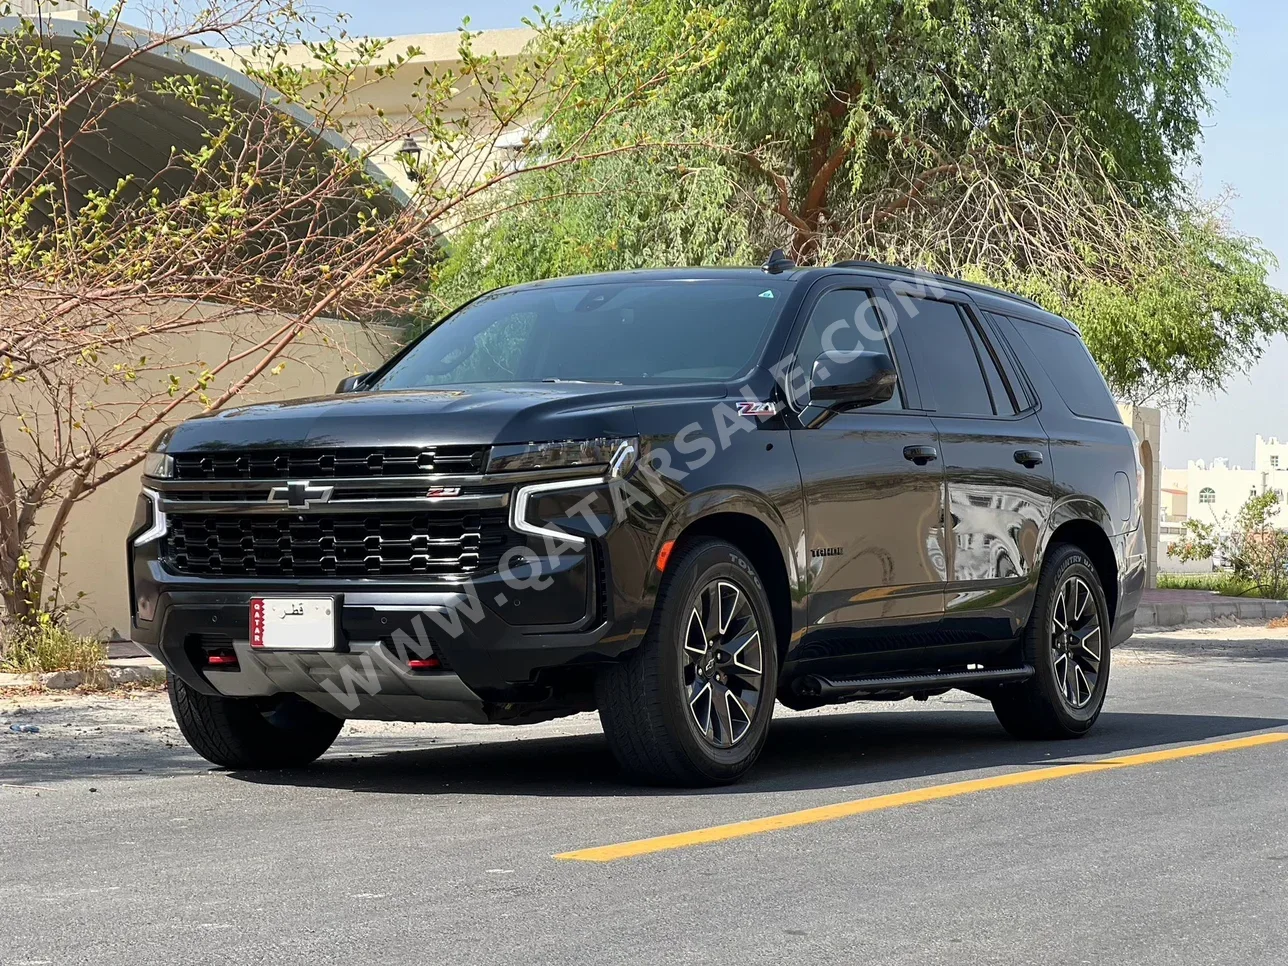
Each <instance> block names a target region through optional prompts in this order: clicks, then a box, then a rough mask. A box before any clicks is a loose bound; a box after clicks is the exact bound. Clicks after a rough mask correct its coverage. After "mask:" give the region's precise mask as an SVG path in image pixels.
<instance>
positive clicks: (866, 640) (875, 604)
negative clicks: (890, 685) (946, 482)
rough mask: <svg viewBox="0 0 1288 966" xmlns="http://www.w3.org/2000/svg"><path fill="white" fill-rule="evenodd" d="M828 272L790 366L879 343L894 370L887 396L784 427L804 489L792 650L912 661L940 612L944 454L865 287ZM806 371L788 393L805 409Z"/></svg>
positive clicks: (871, 665) (874, 664)
mask: <svg viewBox="0 0 1288 966" xmlns="http://www.w3.org/2000/svg"><path fill="white" fill-rule="evenodd" d="M853 285H854V282H853V281H852V280H846V281H844V282H837V281H824V282H823V283H820V290H819V291H816V292H814V293H811V299H810V300H809V301H807V303H806V308H805V311H804V312H803V313H802V315H803V322H802V323H800V324H799V325H798V334H797V335H795V336H794V338H795V339H796V351H795V370H794V371H795V372H797V373H798V374H801V375H802V376H808V374H809V373H811V372H812V369H813V363H814V361H815V359H817V358H818V357H819V356H820V355H822V354H823V353H824V352H825V351H839V352H842V353H848V352H853V351H875V352H884V353H887V354H889V355H890V356H891V358H892V359H893V360H894V362H895V365H896V368H897V369H898V370H899V385H898V387H897V388H896V392H895V395H894V398H893V399H891V400H890V401H889V402H887V403H881V404H878V405H874V406H870V407H866V408H863V409H854V410H850V411H847V412H842V413H837V414H834V415H832V416H831V417H830V418H827V419H825V420H824V421H822V422H821V423H815V424H814V425H812V426H809V425H805V423H803V422H799V423H798V424H797V428H795V429H794V430H793V431H792V442H793V445H794V447H795V450H796V458H797V461H798V463H799V465H800V471H801V479H802V481H803V486H804V496H805V520H806V531H805V532H806V543H807V546H806V547H805V548H804V550H805V555H806V558H807V561H808V568H809V578H808V602H807V612H808V615H809V625H808V627H807V629H806V633H805V636H804V638H803V639H802V641H801V642H800V643H799V646H798V647H796V648H794V649H793V652H792V653H791V654H790V655H789V658H790V659H792V660H799V661H802V662H806V663H808V664H809V665H810V666H811V669H813V670H816V671H817V672H819V673H823V672H824V671H826V672H828V673H830V674H833V675H838V676H840V675H844V674H847V673H850V674H859V673H865V672H871V671H880V670H897V669H900V668H906V667H907V668H910V667H915V666H916V665H917V663H918V659H919V657H921V655H922V654H923V653H924V647H925V645H926V644H927V642H928V639H929V632H931V631H933V630H934V629H935V628H936V627H937V625H938V624H939V622H940V620H941V618H942V616H943V609H944V593H943V591H944V580H945V555H944V542H943V541H944V533H943V523H942V509H943V469H942V467H943V463H942V461H941V460H940V459H939V458H938V453H937V447H938V439H937V436H936V432H935V427H934V424H933V423H932V421H931V419H930V417H929V416H928V415H926V414H924V413H919V412H916V411H915V410H914V409H913V407H914V406H915V405H916V399H915V392H916V387H915V384H914V383H913V381H912V379H911V378H910V367H909V366H908V364H907V359H906V358H905V356H904V352H903V347H902V344H901V343H900V342H899V340H898V338H897V334H895V336H894V337H893V338H891V337H889V336H888V335H887V333H886V329H887V328H888V326H887V325H886V324H885V322H886V320H885V318H883V316H882V315H881V313H880V311H879V310H878V309H877V306H876V305H875V303H874V302H873V300H872V298H871V290H867V289H862V288H855V287H851V286H853ZM804 381H805V380H804V379H803V378H801V379H799V380H797V382H796V383H795V385H794V386H793V387H792V390H791V392H790V393H789V394H790V395H793V396H795V397H796V398H794V400H793V405H794V408H795V411H796V413H797V415H798V416H799V415H802V414H806V413H808V410H807V409H806V407H805V405H804V403H805V398H804V397H805V395H806V392H807V390H805V389H804V388H803V383H804Z"/></svg>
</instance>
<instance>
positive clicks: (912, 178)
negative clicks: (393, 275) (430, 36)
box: [439, 0, 1288, 408]
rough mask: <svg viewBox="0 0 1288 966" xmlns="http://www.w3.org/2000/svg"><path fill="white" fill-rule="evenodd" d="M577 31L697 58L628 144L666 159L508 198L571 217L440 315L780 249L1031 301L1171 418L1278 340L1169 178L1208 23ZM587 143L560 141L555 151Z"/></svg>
mask: <svg viewBox="0 0 1288 966" xmlns="http://www.w3.org/2000/svg"><path fill="white" fill-rule="evenodd" d="M587 16H588V18H589V22H590V23H592V24H594V25H595V27H596V28H597V29H601V30H610V31H612V32H614V33H615V34H616V35H617V36H618V37H619V38H620V40H621V42H624V43H631V44H634V45H636V46H637V47H638V48H639V49H643V50H655V49H656V48H657V46H658V45H659V44H666V43H677V42H678V43H684V42H687V39H688V38H689V37H691V36H693V35H694V34H695V32H701V31H704V30H705V31H708V32H709V35H710V36H711V37H712V39H713V45H712V46H711V47H709V48H708V56H707V57H706V58H705V60H704V61H703V63H702V64H701V65H700V67H699V68H698V69H695V70H693V71H689V72H687V73H685V74H683V75H681V76H678V77H676V78H673V79H672V80H671V81H670V83H668V85H667V89H666V90H665V91H664V92H662V93H661V95H660V96H659V98H657V99H655V100H653V101H651V102H650V103H649V105H648V107H647V109H646V110H640V111H637V112H632V114H631V115H629V116H623V118H622V122H623V123H630V124H632V125H634V126H635V127H636V128H637V129H642V130H649V131H653V132H658V133H659V137H660V139H662V140H665V141H667V142H668V143H670V144H672V145H675V147H674V148H673V149H671V150H669V151H668V152H665V153H658V152H654V153H650V154H649V155H647V156H632V157H617V158H613V159H609V160H607V161H604V162H596V163H592V162H586V163H582V164H579V165H577V166H575V167H574V168H568V169H563V170H561V171H558V172H554V173H546V174H540V175H535V176H533V177H531V178H525V179H523V180H521V181H519V182H516V183H515V185H513V186H512V187H513V190H515V191H516V192H518V193H520V194H522V193H524V192H529V193H530V196H542V195H550V194H557V195H559V201H558V202H555V203H551V204H548V205H542V206H539V207H538V208H531V209H525V210H524V211H522V212H518V213H515V214H514V215H512V216H511V217H509V218H507V219H503V220H501V221H500V222H497V223H490V224H489V225H488V227H487V230H486V231H485V230H483V229H480V230H478V231H476V232H474V233H472V234H469V235H466V236H463V237H462V238H461V239H460V243H459V245H458V246H457V249H456V251H457V257H456V259H455V260H454V261H453V262H452V263H449V265H448V266H447V267H446V269H445V271H444V272H443V275H442V279H441V283H440V288H439V291H440V293H441V294H442V296H443V299H444V301H446V302H450V301H453V300H455V299H457V298H459V297H462V296H464V295H467V294H471V293H472V292H473V291H476V290H478V289H482V288H486V287H488V286H490V285H492V284H494V283H497V282H509V281H513V280H516V278H515V276H516V275H517V274H519V273H520V272H523V273H525V274H526V275H527V276H529V277H532V276H543V275H550V274H558V273H562V272H564V271H567V270H570V269H571V270H582V271H585V270H595V269H600V268H610V267H637V266H641V265H647V264H657V263H659V262H680V263H692V262H717V263H720V262H737V261H743V262H745V261H747V260H748V255H749V254H750V253H756V255H757V257H763V256H764V254H765V253H766V252H768V250H769V249H770V248H772V247H775V246H778V245H783V246H784V247H787V248H788V249H789V251H790V252H791V253H792V254H793V255H794V256H795V257H796V258H797V260H798V261H802V262H820V263H821V262H827V261H830V260H833V259H837V258H854V257H859V258H872V259H878V260H884V261H888V262H893V263H896V264H903V265H908V266H912V267H918V268H924V269H927V270H932V271H938V272H944V273H946V274H950V275H956V276H960V277H964V278H968V279H973V280H977V281H985V282H992V283H994V284H997V285H1000V286H1002V287H1005V288H1010V289H1013V290H1018V291H1020V292H1022V293H1024V294H1028V295H1031V296H1033V297H1035V298H1037V299H1038V300H1039V301H1041V302H1042V303H1043V304H1044V305H1045V306H1046V307H1048V308H1050V309H1051V310H1052V311H1055V312H1059V313H1061V314H1064V315H1067V316H1069V317H1071V318H1072V319H1073V320H1074V321H1075V322H1077V323H1078V324H1079V325H1080V327H1081V328H1082V329H1083V331H1084V334H1085V335H1086V337H1087V341H1088V343H1089V345H1090V346H1091V348H1092V351H1093V353H1095V355H1096V357H1097V359H1098V360H1099V361H1100V363H1101V366H1102V368H1103V369H1104V371H1105V373H1106V375H1107V377H1108V378H1109V380H1110V382H1111V384H1112V385H1113V387H1114V389H1115V390H1116V391H1117V392H1118V393H1119V394H1120V395H1122V396H1124V397H1126V398H1127V399H1129V400H1130V401H1132V402H1135V403H1144V402H1148V401H1151V400H1159V399H1161V400H1165V401H1168V402H1171V403H1172V404H1174V405H1176V406H1177V407H1178V408H1183V406H1184V400H1185V397H1186V395H1187V393H1188V392H1190V391H1193V390H1194V389H1195V388H1205V389H1211V388H1215V387H1219V386H1220V385H1221V383H1222V381H1223V380H1224V379H1225V378H1226V377H1228V375H1229V374H1230V373H1231V372H1233V371H1236V370H1241V369H1243V368H1245V367H1246V365H1247V364H1248V363H1249V362H1250V361H1252V360H1253V359H1255V358H1256V357H1257V355H1258V354H1259V352H1260V350H1261V346H1262V345H1263V344H1264V342H1265V340H1266V339H1267V338H1268V337H1269V336H1270V335H1271V334H1274V333H1277V332H1282V331H1284V330H1285V329H1288V302H1286V301H1285V299H1284V296H1283V295H1282V293H1279V292H1278V291H1276V290H1275V289H1273V288H1272V287H1271V286H1270V285H1269V283H1268V278H1269V274H1270V272H1271V271H1272V270H1273V267H1274V260H1273V258H1272V257H1271V256H1270V254H1269V253H1268V252H1267V251H1266V250H1265V249H1264V248H1263V247H1262V246H1261V245H1260V244H1259V243H1257V242H1256V241H1255V240H1252V239H1247V238H1243V237H1240V236H1238V235H1236V234H1235V233H1233V232H1231V231H1230V230H1229V229H1228V227H1227V226H1226V225H1225V224H1224V223H1223V221H1222V217H1221V215H1222V209H1221V206H1220V205H1219V204H1208V203H1204V202H1201V201H1199V200H1196V199H1195V198H1194V197H1193V194H1192V191H1191V189H1190V188H1189V187H1188V186H1187V185H1186V184H1185V183H1184V182H1183V181H1182V179H1181V177H1180V172H1181V171H1182V170H1183V169H1184V167H1185V165H1187V164H1188V163H1190V162H1191V161H1193V160H1194V157H1195V151H1196V147H1197V145H1198V143H1199V138H1200V136H1201V122H1202V119H1203V115H1204V113H1205V112H1206V110H1207V109H1208V106H1209V105H1208V95H1207V91H1208V90H1209V89H1211V88H1212V87H1213V86H1215V85H1218V84H1219V83H1220V81H1221V79H1222V77H1223V76H1224V71H1225V68H1226V64H1227V59H1228V56H1227V52H1226V48H1225V46H1224V43H1223V40H1222V31H1223V30H1224V29H1225V26H1226V25H1225V24H1224V22H1223V21H1221V20H1220V19H1219V18H1218V17H1217V16H1216V15H1214V14H1212V13H1211V12H1210V11H1209V10H1208V9H1207V8H1206V7H1204V6H1203V5H1202V4H1201V3H1199V2H1197V0H1071V2H1068V3H1061V4H1050V3H1046V2H1043V0H921V2H916V3H910V2H907V0H844V2H839V3H838V2H831V0H829V2H824V0H792V2H781V0H772V2H771V0H708V2H698V0H685V2H681V3H676V2H674V0H600V2H593V3H591V4H590V6H589V8H588V10H587ZM586 35H587V36H593V31H589V30H588V31H587V33H586ZM593 120H594V118H593V116H587V115H581V114H578V113H576V112H572V113H569V114H567V115H565V116H564V117H563V118H562V119H561V123H558V124H551V125H550V128H551V130H552V132H553V134H552V137H551V139H550V143H552V144H559V143H562V139H564V138H568V137H582V136H583V130H584V128H585V126H586V125H587V124H589V123H592V122H593ZM712 144H717V145H727V146H728V148H729V149H728V150H715V151H713V150H711V149H710V147H709V145H712ZM572 179H576V183H577V184H578V185H579V186H580V188H581V191H580V192H579V193H578V194H577V195H576V196H572V195H570V194H569V193H568V192H567V191H561V190H560V188H561V186H562V187H564V188H566V187H567V186H568V185H569V184H570V183H571V180H572ZM542 226H553V228H552V231H550V232H546V231H542V230H541V229H542Z"/></svg>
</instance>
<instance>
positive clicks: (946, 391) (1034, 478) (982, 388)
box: [895, 292, 1055, 666]
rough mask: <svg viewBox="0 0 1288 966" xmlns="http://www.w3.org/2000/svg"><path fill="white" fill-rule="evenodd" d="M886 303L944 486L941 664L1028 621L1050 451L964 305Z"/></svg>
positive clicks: (975, 651) (996, 641) (1022, 390)
mask: <svg viewBox="0 0 1288 966" xmlns="http://www.w3.org/2000/svg"><path fill="white" fill-rule="evenodd" d="M895 294H896V295H897V296H898V297H897V298H896V299H895V303H896V304H897V305H898V306H899V316H900V319H899V331H900V332H901V334H902V335H903V336H904V339H905V341H906V343H907V344H908V346H909V351H910V352H911V353H912V357H913V360H914V364H915V365H916V367H917V374H918V380H919V385H920V387H921V389H922V394H921V402H922V405H923V406H925V407H927V408H929V409H932V410H933V416H932V419H933V421H934V424H935V428H936V430H938V433H939V445H940V457H941V459H942V461H943V465H944V473H945V479H946V483H947V490H948V499H947V510H948V515H947V528H948V540H947V545H948V582H947V586H946V587H945V594H946V598H945V619H944V625H943V630H944V641H943V643H942V644H941V645H940V647H939V648H938V649H937V651H936V654H937V657H938V659H939V663H941V664H942V665H943V666H949V665H953V664H955V663H958V662H957V660H955V659H957V658H960V659H962V660H970V659H971V658H973V657H979V656H981V655H986V654H987V653H988V652H989V651H990V650H1002V649H1004V648H1005V647H1006V646H1009V643H1010V642H1011V641H1012V640H1014V639H1015V637H1016V636H1017V635H1018V634H1019V632H1020V629H1021V627H1022V625H1023V623H1024V621H1025V620H1026V619H1027V615H1028V612H1029V609H1030V604H1031V600H1032V595H1033V589H1034V584H1035V582H1036V577H1037V572H1036V569H1035V568H1036V567H1037V550H1038V539H1039V535H1040V533H1041V530H1042V527H1043V526H1044V525H1045V522H1046V520H1047V519H1048V518H1049V516H1050V513H1051V506H1052V503H1053V502H1054V497H1055V492H1054V483H1053V475H1052V471H1051V454H1050V450H1049V446H1048V440H1047V434H1046V432H1045V431H1044V430H1043V428H1042V425H1041V423H1039V422H1038V417H1037V414H1036V411H1035V409H1034V406H1033V404H1032V402H1031V399H1032V397H1031V395H1030V394H1029V393H1028V391H1027V390H1026V387H1025V386H1024V385H1023V383H1022V381H1021V380H1020V378H1019V376H1018V372H1017V369H1016V367H1015V366H1014V364H1013V362H1012V361H1011V360H1010V359H1009V357H1008V356H1007V355H1006V352H1005V347H1004V345H1003V344H1002V343H1001V341H1000V340H999V339H997V338H996V337H995V335H994V334H993V333H992V331H991V330H990V328H989V326H988V324H987V322H986V321H985V320H984V319H983V317H982V315H980V314H979V313H977V312H976V311H975V308H974V306H973V305H972V304H970V303H969V302H966V301H964V300H963V301H954V300H952V299H951V298H941V299H931V298H922V297H914V296H911V295H909V294H908V293H899V292H896V293H895ZM989 644H993V645H996V646H995V647H992V648H990V647H987V646H985V645H989Z"/></svg>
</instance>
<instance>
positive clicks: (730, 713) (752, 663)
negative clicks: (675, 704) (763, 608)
mask: <svg viewBox="0 0 1288 966" xmlns="http://www.w3.org/2000/svg"><path fill="white" fill-rule="evenodd" d="M683 657H684V660H683V665H682V667H681V675H682V678H683V680H682V682H681V683H682V685H683V687H684V695H685V701H686V703H687V704H688V707H689V713H690V714H691V715H692V717H693V721H694V723H695V724H696V725H697V727H698V731H699V732H700V733H701V734H702V736H703V738H705V739H706V741H707V742H708V743H709V744H711V745H713V746H715V747H716V748H732V747H733V746H734V745H736V744H737V743H738V742H739V741H741V740H742V739H743V738H744V737H745V736H746V734H747V732H748V731H750V730H751V724H752V722H753V721H754V720H755V717H756V709H757V707H759V705H760V702H761V700H762V697H763V684H764V661H763V654H762V652H761V639H760V625H759V624H758V623H757V621H756V612H755V610H754V609H753V607H752V604H751V601H750V600H749V599H748V597H747V595H746V594H745V593H743V592H742V590H740V589H739V587H738V585H737V584H734V583H733V582H731V581H728V580H713V581H711V582H710V583H709V584H707V585H706V586H705V587H703V588H702V591H701V593H699V594H697V595H696V596H695V598H694V601H693V607H692V609H691V610H690V612H689V619H688V621H687V622H686V624H685V632H684V655H683Z"/></svg>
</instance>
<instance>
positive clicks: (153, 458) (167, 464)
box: [143, 453, 174, 480]
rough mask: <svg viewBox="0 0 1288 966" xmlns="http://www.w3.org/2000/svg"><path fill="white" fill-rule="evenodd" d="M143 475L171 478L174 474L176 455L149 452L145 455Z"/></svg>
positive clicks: (164, 478) (163, 478)
mask: <svg viewBox="0 0 1288 966" xmlns="http://www.w3.org/2000/svg"><path fill="white" fill-rule="evenodd" d="M143 475H144V476H154V477H157V478H158V479H162V480H168V479H170V478H171V477H172V476H174V457H173V456H171V455H170V454H169V453H148V454H147V455H146V456H144V457H143Z"/></svg>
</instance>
